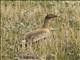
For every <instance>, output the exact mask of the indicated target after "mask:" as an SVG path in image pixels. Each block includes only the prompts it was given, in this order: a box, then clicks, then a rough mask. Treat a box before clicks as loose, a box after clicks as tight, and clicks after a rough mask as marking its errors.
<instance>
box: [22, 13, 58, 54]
mask: <svg viewBox="0 0 80 60" xmlns="http://www.w3.org/2000/svg"><path fill="white" fill-rule="evenodd" d="M55 17H58V16H57V15H55V14H47V15H46V16H45V18H44V23H43V25H42V27H41V28H39V29H36V30H33V31H31V32H27V33H26V34H25V35H24V40H22V41H21V42H22V43H23V45H25V46H27V47H28V49H29V51H32V52H33V49H32V48H31V47H32V43H35V42H37V41H40V40H43V39H45V38H47V37H48V36H49V35H50V29H49V21H50V20H54V19H52V18H55ZM24 43H25V44H24ZM25 46H23V47H24V48H25ZM23 51H24V50H23ZM30 54H31V53H30Z"/></svg>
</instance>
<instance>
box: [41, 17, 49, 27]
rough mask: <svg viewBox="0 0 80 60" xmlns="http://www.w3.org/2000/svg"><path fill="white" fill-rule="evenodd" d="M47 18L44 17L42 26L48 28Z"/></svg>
mask: <svg viewBox="0 0 80 60" xmlns="http://www.w3.org/2000/svg"><path fill="white" fill-rule="evenodd" d="M48 23H49V20H48V19H46V18H45V20H44V24H43V26H42V28H48Z"/></svg>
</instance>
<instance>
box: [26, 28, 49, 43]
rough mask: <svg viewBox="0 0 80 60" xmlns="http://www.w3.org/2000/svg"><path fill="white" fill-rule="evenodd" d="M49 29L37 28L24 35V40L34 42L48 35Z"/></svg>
mask: <svg viewBox="0 0 80 60" xmlns="http://www.w3.org/2000/svg"><path fill="white" fill-rule="evenodd" d="M49 33H50V31H49V29H38V30H35V31H32V32H29V33H27V34H26V35H25V40H26V42H36V41H38V40H41V39H43V38H47V37H48V36H49Z"/></svg>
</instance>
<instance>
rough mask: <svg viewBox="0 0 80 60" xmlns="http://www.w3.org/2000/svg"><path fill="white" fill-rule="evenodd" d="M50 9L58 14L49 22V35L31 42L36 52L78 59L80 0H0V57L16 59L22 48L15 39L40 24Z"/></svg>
mask: <svg viewBox="0 0 80 60" xmlns="http://www.w3.org/2000/svg"><path fill="white" fill-rule="evenodd" d="M49 13H53V14H57V15H60V16H61V17H59V18H56V19H54V21H51V22H50V24H49V26H50V27H52V28H53V29H52V30H51V32H52V36H51V37H52V39H51V37H50V38H49V39H47V40H46V41H44V40H43V41H40V42H39V43H38V44H39V45H38V44H37V43H34V44H33V50H34V52H35V54H37V55H38V56H39V57H40V58H43V57H44V58H45V57H46V56H47V55H48V54H53V59H52V60H80V1H1V57H2V60H15V56H16V55H17V54H18V52H20V51H22V49H21V48H20V47H19V46H18V42H19V41H20V40H22V38H23V37H24V34H25V33H27V32H29V31H33V30H35V29H38V28H39V27H41V26H42V24H43V20H44V17H45V16H46V15H47V14H49ZM37 45H38V46H37ZM17 48H19V49H20V50H18V51H17ZM24 52H25V51H24ZM19 54H20V53H19ZM47 60H48V59H47ZM49 60H50V59H49Z"/></svg>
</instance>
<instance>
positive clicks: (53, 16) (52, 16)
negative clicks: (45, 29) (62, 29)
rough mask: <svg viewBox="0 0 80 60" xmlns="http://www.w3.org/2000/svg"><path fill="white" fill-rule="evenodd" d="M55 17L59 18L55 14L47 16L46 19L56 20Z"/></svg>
mask: <svg viewBox="0 0 80 60" xmlns="http://www.w3.org/2000/svg"><path fill="white" fill-rule="evenodd" d="M55 17H58V16H57V15H55V14H47V16H46V17H45V19H51V18H55Z"/></svg>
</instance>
